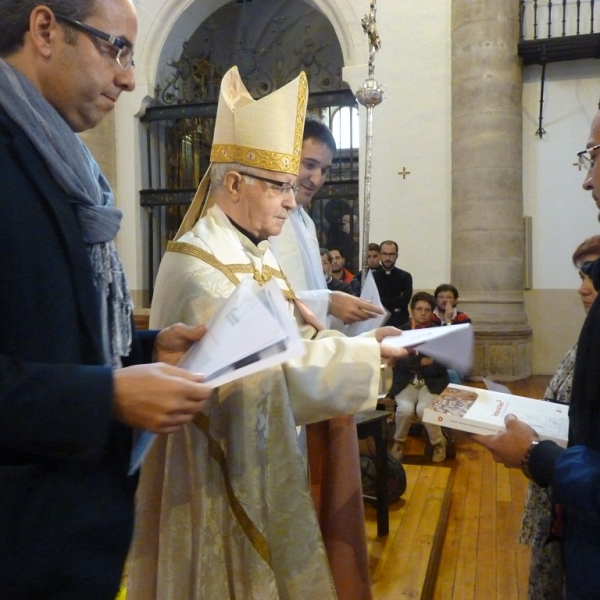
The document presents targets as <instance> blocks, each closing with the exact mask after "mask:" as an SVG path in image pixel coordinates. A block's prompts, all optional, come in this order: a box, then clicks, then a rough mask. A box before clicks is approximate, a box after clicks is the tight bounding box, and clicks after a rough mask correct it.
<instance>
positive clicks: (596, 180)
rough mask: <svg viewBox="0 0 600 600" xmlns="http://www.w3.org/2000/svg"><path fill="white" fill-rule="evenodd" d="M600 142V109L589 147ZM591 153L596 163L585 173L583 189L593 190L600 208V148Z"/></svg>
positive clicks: (593, 122)
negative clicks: (599, 164)
mask: <svg viewBox="0 0 600 600" xmlns="http://www.w3.org/2000/svg"><path fill="white" fill-rule="evenodd" d="M598 144H600V111H599V112H597V113H596V116H595V117H594V120H593V121H592V129H591V131H590V137H589V139H588V143H587V148H593V147H594V146H596V145H598ZM590 154H591V157H592V160H593V161H594V165H593V166H592V168H591V169H590V170H589V171H588V172H587V173H586V175H585V179H584V181H583V189H584V190H588V191H589V192H592V198H593V199H594V201H595V202H596V206H597V207H598V208H600V170H599V169H600V167H599V166H598V162H600V148H596V149H595V150H591V151H590ZM599 219H600V216H599Z"/></svg>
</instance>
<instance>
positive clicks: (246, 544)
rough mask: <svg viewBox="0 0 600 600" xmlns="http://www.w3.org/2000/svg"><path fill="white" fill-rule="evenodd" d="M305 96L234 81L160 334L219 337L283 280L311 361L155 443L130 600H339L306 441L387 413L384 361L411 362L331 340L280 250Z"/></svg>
mask: <svg viewBox="0 0 600 600" xmlns="http://www.w3.org/2000/svg"><path fill="white" fill-rule="evenodd" d="M307 92H308V84H307V80H306V76H305V75H304V73H302V74H301V75H300V76H299V77H297V78H296V79H294V80H293V81H291V82H290V83H288V84H287V85H285V86H283V87H282V88H280V89H278V90H276V91H275V92H273V93H272V94H270V95H268V96H265V97H264V98H261V99H260V100H257V101H255V100H253V99H252V98H251V97H250V95H249V94H248V92H247V90H246V89H245V87H244V85H243V82H242V80H241V78H240V76H239V73H238V71H237V68H236V67H233V68H232V69H230V70H229V71H228V72H227V73H226V74H225V75H224V77H223V80H222V82H221V91H220V97H219V104H218V108H217V117H216V122H215V131H214V136H213V143H212V148H211V167H210V173H209V176H208V178H210V189H209V191H208V195H207V199H206V202H205V203H204V206H203V201H204V198H205V191H206V187H207V185H208V178H207V177H205V178H204V179H203V181H202V182H201V184H200V186H199V189H198V192H197V194H196V197H195V198H194V201H193V202H192V205H191V207H190V209H189V211H188V214H187V215H186V217H185V218H184V219H183V223H182V227H181V228H180V231H179V232H178V234H177V237H176V240H175V241H173V242H170V243H169V244H168V246H167V251H166V253H165V256H164V258H163V260H162V262H161V264H160V268H159V272H158V276H157V279H156V285H155V288H154V297H153V301H152V309H151V315H150V324H151V325H152V326H165V325H167V324H168V323H173V322H176V321H179V320H184V321H186V322H187V323H189V324H192V323H196V322H205V321H206V319H208V318H209V317H210V315H212V314H213V313H214V312H215V310H216V309H217V308H218V306H219V305H220V304H221V303H222V302H223V299H224V298H227V297H228V296H229V295H230V294H231V293H232V292H233V291H234V290H235V288H236V286H237V285H238V284H239V283H240V282H241V281H242V280H243V279H245V278H252V279H253V280H254V281H256V282H258V283H259V284H264V283H265V282H267V281H272V280H274V281H275V282H276V283H277V285H278V286H279V288H280V289H281V292H282V294H283V296H284V298H286V300H287V302H288V306H289V309H290V312H293V314H294V316H295V318H296V320H297V323H298V327H299V329H300V333H301V334H302V337H303V338H304V339H305V340H306V341H305V343H304V345H305V350H306V353H305V354H304V356H303V357H302V358H300V359H296V360H291V361H289V362H286V363H285V364H284V365H282V366H278V367H272V368H270V369H266V370H265V371H262V372H259V373H256V374H254V375H250V376H246V377H243V378H241V379H239V380H237V381H234V382H231V383H230V384H227V385H223V386H221V387H220V388H219V389H217V390H215V393H214V395H213V397H212V398H211V400H210V402H209V406H208V407H207V408H206V411H205V412H204V413H203V414H202V415H201V416H200V417H199V418H198V419H195V420H194V422H193V424H191V425H189V426H186V427H184V429H183V430H182V431H181V432H178V433H175V434H174V436H169V437H168V438H166V439H158V440H157V441H156V443H155V444H154V446H153V447H152V449H151V450H150V453H149V454H148V456H147V458H146V461H145V463H144V465H143V467H142V475H141V479H140V489H139V498H140V503H139V512H138V522H137V524H136V540H135V541H134V545H133V548H132V555H131V556H132V560H131V563H130V568H129V583H128V590H127V600H147V599H148V598H157V597H160V598H164V599H165V600H171V599H172V600H181V599H185V600H194V599H200V598H215V599H217V598H218V599H220V598H233V597H235V598H281V597H286V598H289V599H290V600H305V599H306V598H319V599H322V600H329V599H333V598H336V597H337V595H336V592H335V589H334V587H333V583H332V580H331V573H330V569H329V565H328V561H327V554H326V553H325V548H324V546H323V541H322V538H321V534H320V531H319V526H318V521H317V516H316V514H315V506H314V504H313V501H312V498H311V494H310V487H309V484H308V479H307V475H306V468H305V463H304V457H303V456H302V453H301V447H300V444H299V442H298V436H297V432H296V425H303V424H308V423H313V422H318V421H323V420H325V419H329V418H331V417H335V416H339V415H346V414H351V413H353V412H356V411H358V410H361V409H362V407H363V406H364V405H365V404H368V405H370V406H373V404H374V403H375V402H376V398H377V392H378V384H379V368H380V361H381V359H382V358H384V359H385V358H386V356H397V355H398V353H397V352H395V353H392V354H391V355H390V352H389V351H388V350H387V349H386V347H385V346H381V345H380V344H379V343H378V341H380V340H381V339H382V336H383V335H385V334H389V333H390V332H392V333H394V332H395V333H397V332H396V331H395V330H394V329H393V328H382V329H379V330H377V331H376V332H375V333H374V334H373V335H371V336H365V337H357V338H351V339H350V338H346V337H344V336H342V335H340V334H337V333H336V332H332V331H322V330H321V327H320V325H319V323H318V322H317V320H316V319H314V318H313V317H314V315H311V312H310V311H309V310H308V309H307V307H306V306H305V305H303V304H302V303H301V302H299V301H298V298H297V297H296V294H295V293H294V290H293V287H292V286H290V284H289V281H288V280H287V278H286V276H285V274H284V273H283V272H282V271H281V268H280V266H279V265H278V263H277V261H276V260H275V257H274V255H273V253H272V252H271V250H270V243H269V238H270V237H271V236H276V235H278V234H279V233H280V232H281V229H282V227H283V226H284V223H285V222H286V220H287V219H288V218H289V212H290V211H291V210H293V209H294V208H295V207H296V201H295V198H294V191H295V189H296V188H295V184H296V173H297V172H298V163H299V158H300V148H301V139H302V137H301V136H302V130H301V129H300V130H299V129H298V123H300V124H302V122H303V120H304V112H305V109H306V100H307ZM273 115H277V116H278V126H277V127H273V126H272V120H273ZM399 354H402V355H406V352H401V353H399ZM349 389H351V390H352V393H351V394H349V393H348V390H349ZM330 483H331V484H333V483H334V482H330ZM344 484H345V482H344V481H343V480H342V481H340V482H339V485H341V486H343V485H344ZM357 494H358V495H359V498H361V497H362V495H361V494H360V490H359V491H358V492H357ZM361 526H362V527H363V531H364V524H363V525H361ZM346 567H347V569H350V570H353V569H355V564H353V563H352V564H347V565H346ZM364 584H365V586H366V588H367V589H368V588H369V582H368V574H367V581H366V582H364Z"/></svg>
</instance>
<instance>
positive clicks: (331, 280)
mask: <svg viewBox="0 0 600 600" xmlns="http://www.w3.org/2000/svg"><path fill="white" fill-rule="evenodd" d="M321 264H322V265H323V275H325V283H326V284H327V289H328V290H330V291H332V292H346V294H354V292H353V290H352V288H351V287H350V286H349V285H348V284H347V283H344V282H343V281H342V280H341V279H336V278H335V277H334V276H333V275H332V274H331V253H330V252H329V250H327V248H321Z"/></svg>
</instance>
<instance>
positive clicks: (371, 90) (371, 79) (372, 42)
mask: <svg viewBox="0 0 600 600" xmlns="http://www.w3.org/2000/svg"><path fill="white" fill-rule="evenodd" d="M376 2H377V0H372V1H371V2H370V4H369V13H368V14H366V15H365V16H364V17H363V18H362V19H361V23H362V26H363V30H364V32H365V33H366V34H367V40H368V42H369V76H368V78H367V79H366V80H365V82H364V83H363V84H362V87H361V88H359V89H358V90H357V91H356V99H357V100H358V101H359V102H360V104H362V105H363V106H364V107H365V108H366V109H367V134H366V145H365V186H364V196H363V235H362V282H361V289H362V287H363V286H364V285H365V281H366V280H367V274H368V272H369V267H368V265H367V263H368V254H369V252H368V247H369V228H370V225H371V158H372V155H373V150H372V148H373V108H374V107H375V106H377V105H378V104H380V103H381V102H382V100H383V98H384V96H385V92H386V88H385V87H384V86H382V85H380V84H379V83H378V82H377V81H376V80H375V54H376V53H377V51H378V50H379V49H380V48H381V39H380V37H379V33H378V32H377V19H376V12H377V6H376Z"/></svg>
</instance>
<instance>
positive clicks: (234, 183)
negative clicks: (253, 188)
mask: <svg viewBox="0 0 600 600" xmlns="http://www.w3.org/2000/svg"><path fill="white" fill-rule="evenodd" d="M241 183H242V175H241V173H238V172H237V171H228V172H227V174H226V175H225V179H224V181H223V185H224V186H225V189H226V190H227V195H228V196H229V199H230V200H231V201H232V202H239V200H240V195H241Z"/></svg>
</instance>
